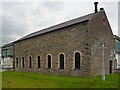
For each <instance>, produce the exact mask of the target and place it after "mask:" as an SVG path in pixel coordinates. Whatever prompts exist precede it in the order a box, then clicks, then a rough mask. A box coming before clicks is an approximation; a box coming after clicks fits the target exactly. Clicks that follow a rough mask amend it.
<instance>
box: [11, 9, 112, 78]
mask: <svg viewBox="0 0 120 90" xmlns="http://www.w3.org/2000/svg"><path fill="white" fill-rule="evenodd" d="M101 43H105V46H106V47H107V48H105V54H104V55H105V57H104V59H105V61H104V66H105V67H104V69H105V73H106V74H109V73H112V72H114V55H112V56H111V52H114V37H113V33H112V30H111V27H110V24H109V22H108V19H107V16H106V14H105V11H104V9H103V8H101V10H100V11H96V12H95V13H91V14H88V15H85V16H83V17H79V18H76V19H73V20H70V21H67V22H64V23H61V24H58V25H55V26H51V27H48V28H46V29H43V30H40V31H37V32H34V33H31V34H29V35H27V36H25V37H23V38H21V39H19V40H17V41H15V42H14V44H13V45H14V49H13V50H14V54H13V55H14V56H13V57H14V69H15V71H28V72H40V73H49V74H54V75H71V76H95V75H101V72H102V61H101V59H102V58H101V57H102V53H101V52H102V50H101V48H100V45H101ZM111 58H112V59H111Z"/></svg>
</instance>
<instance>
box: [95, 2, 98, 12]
mask: <svg viewBox="0 0 120 90" xmlns="http://www.w3.org/2000/svg"><path fill="white" fill-rule="evenodd" d="M94 4H95V13H97V12H98V9H97V4H98V2H95V3H94Z"/></svg>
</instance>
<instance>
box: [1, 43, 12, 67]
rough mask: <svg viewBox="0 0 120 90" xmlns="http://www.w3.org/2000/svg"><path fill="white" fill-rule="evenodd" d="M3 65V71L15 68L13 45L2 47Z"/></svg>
mask: <svg viewBox="0 0 120 90" xmlns="http://www.w3.org/2000/svg"><path fill="white" fill-rule="evenodd" d="M1 65H2V69H12V68H13V43H9V44H5V45H3V46H2V47H1Z"/></svg>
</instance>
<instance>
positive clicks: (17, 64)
mask: <svg viewBox="0 0 120 90" xmlns="http://www.w3.org/2000/svg"><path fill="white" fill-rule="evenodd" d="M16 67H18V58H16Z"/></svg>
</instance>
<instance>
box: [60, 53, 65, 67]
mask: <svg viewBox="0 0 120 90" xmlns="http://www.w3.org/2000/svg"><path fill="white" fill-rule="evenodd" d="M59 58H60V59H59V60H60V69H64V55H63V54H60V57H59Z"/></svg>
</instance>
